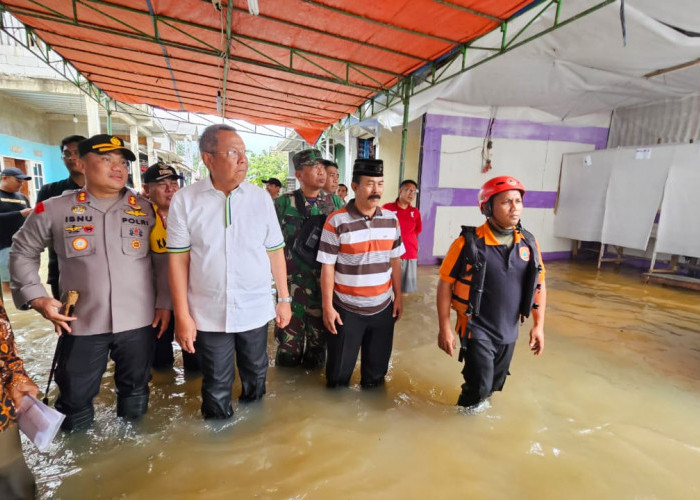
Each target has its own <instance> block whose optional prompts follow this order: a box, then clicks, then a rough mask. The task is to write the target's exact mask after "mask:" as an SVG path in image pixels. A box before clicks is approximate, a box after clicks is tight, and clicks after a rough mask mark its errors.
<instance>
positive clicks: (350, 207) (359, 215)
mask: <svg viewBox="0 0 700 500" xmlns="http://www.w3.org/2000/svg"><path fill="white" fill-rule="evenodd" d="M345 208H346V209H347V211H348V213H349V214H350V215H352V216H353V218H355V219H364V218H366V215H365V214H363V213H360V211H359V210H358V209H357V207H356V206H355V198H353V199H352V200H350V201H349V202H348V204H347V205H345ZM380 215H382V209H381V208H380V207H377V208H375V209H374V215H373V216H372V218H374V217H377V216H380Z"/></svg>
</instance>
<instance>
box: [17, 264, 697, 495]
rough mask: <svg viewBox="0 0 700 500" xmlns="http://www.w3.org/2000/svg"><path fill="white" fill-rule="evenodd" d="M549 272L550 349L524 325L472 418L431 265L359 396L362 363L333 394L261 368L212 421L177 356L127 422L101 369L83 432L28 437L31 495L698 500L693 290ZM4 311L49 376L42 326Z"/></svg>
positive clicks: (559, 269)
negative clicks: (228, 415) (255, 398)
mask: <svg viewBox="0 0 700 500" xmlns="http://www.w3.org/2000/svg"><path fill="white" fill-rule="evenodd" d="M547 276H548V291H549V300H548V302H549V304H548V313H547V322H546V333H547V341H546V348H545V353H544V355H543V356H542V357H540V358H535V357H533V356H531V355H530V353H529V350H528V348H527V342H526V338H525V337H521V340H520V341H519V343H518V346H517V348H516V354H515V357H514V361H513V364H512V366H511V371H512V373H513V376H512V377H510V378H509V380H508V382H507V384H506V387H505V391H504V392H503V393H502V394H496V395H495V396H494V397H493V400H492V403H493V406H492V408H490V409H488V410H487V411H486V412H485V413H483V414H481V415H479V416H471V417H470V416H464V415H460V414H459V413H458V412H457V411H456V409H455V407H454V406H453V405H454V402H455V401H456V398H457V395H458V392H459V385H460V383H461V377H460V374H459V371H460V365H459V364H458V363H457V361H456V360H455V359H450V358H448V357H447V356H446V355H445V354H444V353H442V352H441V351H439V349H438V348H437V345H436V333H437V331H436V326H435V323H436V316H435V313H434V297H435V288H436V279H437V270H436V269H435V268H420V270H419V292H418V293H417V294H414V295H411V296H408V297H407V298H406V300H405V316H404V318H403V319H402V320H401V321H400V323H399V324H398V325H397V330H396V336H395V349H394V355H393V358H392V362H391V368H390V372H389V380H388V382H387V385H386V387H384V388H382V389H380V390H378V391H363V390H360V389H359V386H358V385H357V384H358V383H359V373H358V374H357V375H356V377H355V378H353V383H354V384H355V385H354V386H353V387H351V388H350V389H349V390H338V391H328V390H326V389H325V387H324V381H323V377H322V375H321V374H320V373H317V372H303V371H298V370H288V369H282V368H277V367H271V368H270V371H269V376H268V394H267V396H266V397H265V399H264V400H263V401H262V402H260V403H254V404H250V405H239V406H238V408H237V410H236V414H235V416H234V418H233V419H232V420H231V421H229V422H226V423H223V424H221V423H218V424H212V423H209V422H204V421H202V419H201V417H200V414H199V389H200V380H199V379H197V378H188V377H185V376H184V374H183V371H182V369H181V364H180V362H179V360H178V365H177V367H176V370H175V371H174V372H172V373H155V374H154V377H153V382H152V391H151V404H150V407H149V412H148V414H147V415H146V418H144V420H143V421H142V422H140V423H138V424H132V423H128V422H123V421H121V420H118V419H117V418H116V416H115V405H114V398H115V396H114V389H113V387H114V384H113V372H112V364H111V363H110V365H109V368H108V373H107V375H106V376H105V379H104V381H103V385H102V391H101V393H100V396H99V397H98V398H97V400H96V419H95V424H94V426H93V428H92V429H91V430H89V431H88V432H87V433H84V434H77V435H70V436H66V435H60V436H59V438H58V439H57V440H56V442H55V443H54V445H53V447H52V449H51V451H50V452H49V453H46V454H40V453H38V452H37V451H36V450H35V449H34V448H33V447H32V445H31V444H28V443H26V442H25V443H24V444H25V447H26V449H27V450H28V462H29V464H30V467H31V468H32V470H33V471H34V473H35V475H36V477H37V479H38V481H39V487H40V491H41V495H42V498H65V499H72V498H115V497H121V496H127V497H128V498H149V499H152V498H224V497H225V498H230V497H234V496H240V497H243V498H251V497H259V498H306V499H316V498H319V499H321V498H323V499H326V498H382V499H385V498H399V497H402V498H458V497H465V496H466V497H478V496H481V497H488V498H530V497H545V498H560V497H566V498H590V497H606V498H610V497H616V498H617V497H625V498H632V497H661V498H689V497H696V496H699V495H700V478H699V477H698V474H697V470H698V466H700V431H698V426H697V416H698V415H700V395H699V394H700V391H699V390H698V389H700V334H699V332H698V325H699V324H700V308H699V307H698V299H699V298H700V295H698V294H696V293H691V292H684V291H678V290H671V289H665V288H661V287H658V286H654V285H642V284H641V282H640V279H639V276H638V274H637V273H635V272H632V271H624V270H623V272H622V273H614V272H613V271H606V272H604V273H602V274H597V273H596V272H595V271H594V270H593V268H592V264H570V263H568V262H563V263H554V264H550V265H549V266H548V273H547ZM8 310H9V312H10V315H11V318H12V320H13V324H14V327H15V330H16V333H17V336H18V339H19V340H18V343H19V346H20V351H21V353H22V356H23V357H24V359H25V362H26V365H27V368H28V370H29V371H30V373H31V375H32V376H33V377H34V378H35V380H36V381H37V383H38V384H39V385H40V386H42V388H43V387H44V385H45V383H46V377H47V374H48V370H49V366H50V362H51V357H52V354H53V348H54V345H55V337H54V334H53V333H52V331H51V328H50V327H49V326H48V325H47V323H45V322H44V321H43V320H42V319H40V318H38V316H37V315H35V313H33V312H19V311H16V310H14V309H13V308H12V307H8ZM528 329H529V326H528V325H527V324H526V325H524V326H523V328H522V330H523V332H524V333H525V334H526V332H527V330H528ZM273 349H274V346H273V345H272V342H271V343H270V350H271V351H272V350H273ZM239 392H240V387H239V386H238V385H236V387H235V388H234V393H235V394H236V395H237V394H238V393H239ZM54 398H55V394H53V395H52V398H51V399H52V401H53V399H54Z"/></svg>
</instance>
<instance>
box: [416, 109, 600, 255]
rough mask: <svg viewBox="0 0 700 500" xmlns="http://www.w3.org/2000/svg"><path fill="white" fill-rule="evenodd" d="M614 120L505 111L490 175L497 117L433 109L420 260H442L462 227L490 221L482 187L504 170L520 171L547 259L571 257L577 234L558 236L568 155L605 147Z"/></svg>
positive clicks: (531, 223)
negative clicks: (485, 155)
mask: <svg viewBox="0 0 700 500" xmlns="http://www.w3.org/2000/svg"><path fill="white" fill-rule="evenodd" d="M502 114H504V113H502ZM606 120H607V118H606V117H597V118H595V119H592V120H588V122H587V123H586V121H581V120H579V121H578V123H577V124H575V125H573V124H569V125H565V124H561V122H559V123H557V124H554V125H553V124H551V122H549V123H542V122H537V121H535V120H534V119H533V120H532V121H529V120H523V119H521V118H520V116H518V117H517V119H516V118H511V117H504V118H499V117H498V116H497V117H496V119H495V121H494V123H493V127H492V130H491V140H492V141H493V150H492V151H493V157H492V166H493V168H492V169H491V170H490V171H489V172H487V173H482V171H481V168H482V149H483V147H484V144H485V142H484V138H485V137H486V135H487V130H488V126H489V119H488V118H476V117H468V116H446V115H434V114H428V115H426V120H425V129H424V135H423V144H422V149H421V154H422V166H421V178H420V212H421V217H422V218H423V232H422V233H421V234H420V236H419V244H420V252H419V255H418V263H419V264H421V265H433V264H436V263H437V262H438V259H439V258H440V257H443V256H444V255H445V253H446V252H447V249H448V248H449V246H450V244H451V243H452V241H453V240H454V239H455V238H456V237H457V236H458V235H459V233H460V230H461V229H460V227H461V226H462V225H479V224H482V223H483V221H484V217H483V215H481V214H480V213H479V209H478V206H477V193H478V191H479V188H480V187H481V185H482V184H483V183H484V182H485V181H487V180H488V179H490V178H492V177H496V176H498V175H512V176H514V177H516V178H517V179H518V180H520V182H522V183H523V184H524V186H525V188H526V189H527V193H526V195H525V198H524V205H525V209H524V211H523V218H522V222H523V226H524V227H525V228H527V229H528V230H529V231H530V232H532V233H533V234H535V236H536V237H537V239H538V241H539V243H540V247H541V249H542V252H543V254H544V255H543V257H544V258H545V259H552V258H561V257H566V256H568V255H569V254H570V251H571V240H568V239H565V238H557V237H555V236H554V234H553V218H554V207H555V203H556V195H557V187H558V182H559V171H560V168H561V161H562V155H563V154H564V153H572V152H582V151H590V150H593V149H602V148H605V146H606V141H607V136H608V123H607V121H606ZM582 123H583V124H582ZM603 124H604V126H601V125H603Z"/></svg>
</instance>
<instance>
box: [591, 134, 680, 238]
mask: <svg viewBox="0 0 700 500" xmlns="http://www.w3.org/2000/svg"><path fill="white" fill-rule="evenodd" d="M674 152H675V146H657V147H649V148H633V149H629V148H627V149H618V150H615V151H613V157H614V167H613V169H612V172H611V174H610V181H609V183H608V191H607V195H606V197H605V217H604V219H603V231H602V236H601V240H600V241H602V242H604V243H609V244H612V245H619V246H622V247H625V248H635V249H637V250H645V249H646V248H647V243H648V242H649V235H650V234H651V230H652V227H653V226H654V218H655V217H656V213H657V212H658V210H659V205H660V203H661V197H662V195H663V190H664V184H665V183H666V176H667V175H668V169H669V168H670V166H671V162H672V160H673V156H674Z"/></svg>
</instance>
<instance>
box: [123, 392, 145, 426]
mask: <svg viewBox="0 0 700 500" xmlns="http://www.w3.org/2000/svg"><path fill="white" fill-rule="evenodd" d="M147 410H148V394H139V395H136V396H134V395H132V396H126V397H117V416H118V417H123V418H125V419H127V420H138V419H140V418H141V417H142V416H143V415H144V414H145V413H146V411H147Z"/></svg>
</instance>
